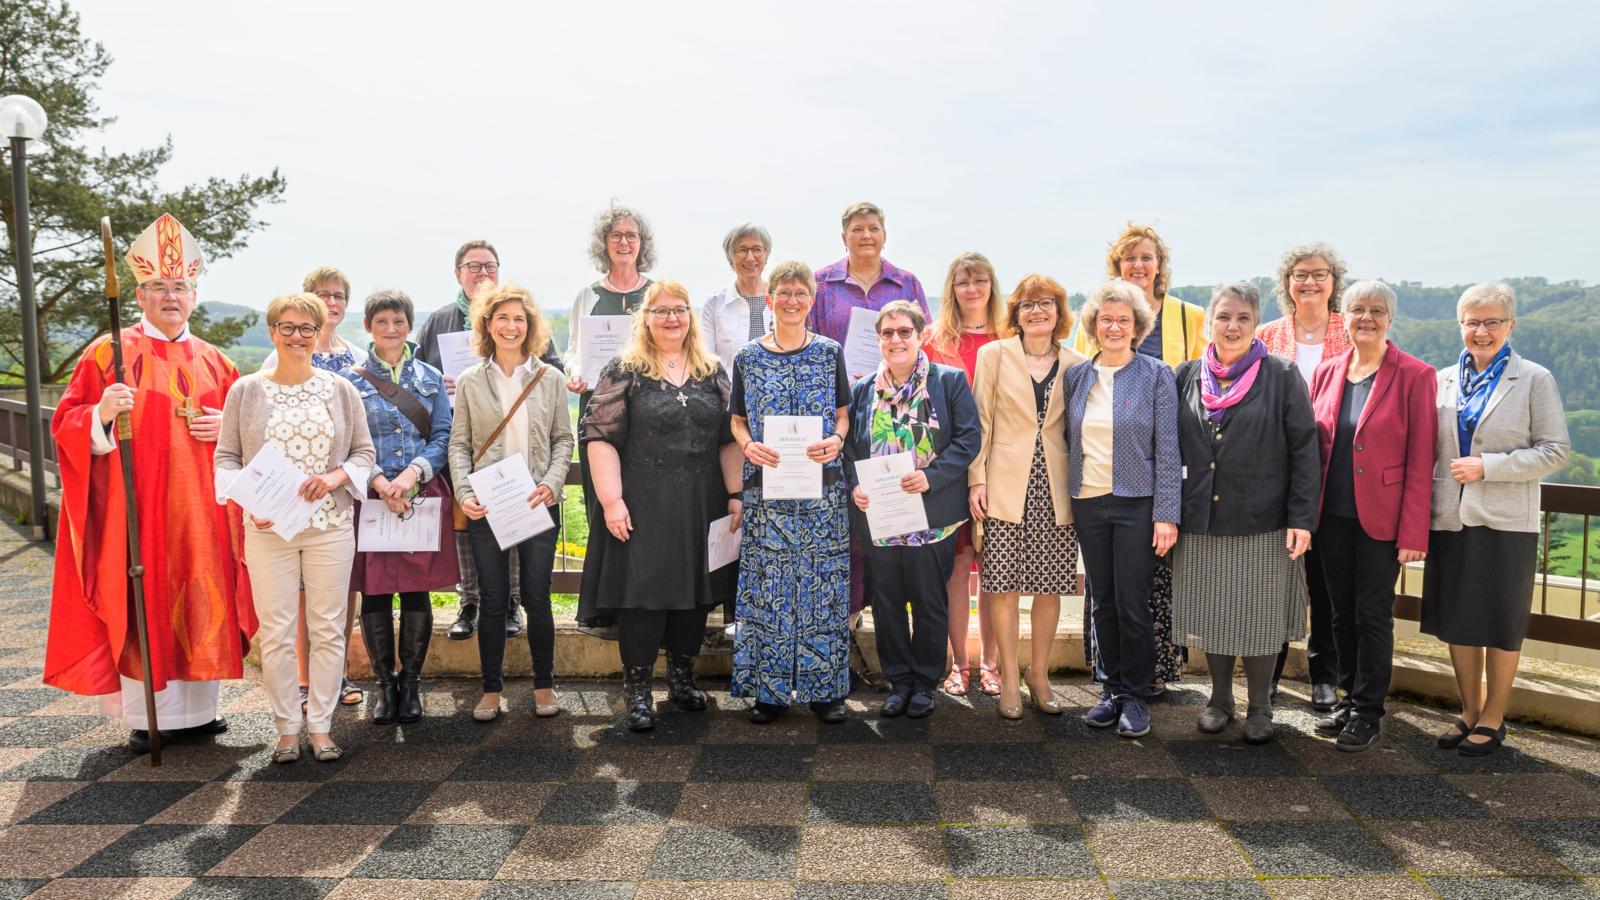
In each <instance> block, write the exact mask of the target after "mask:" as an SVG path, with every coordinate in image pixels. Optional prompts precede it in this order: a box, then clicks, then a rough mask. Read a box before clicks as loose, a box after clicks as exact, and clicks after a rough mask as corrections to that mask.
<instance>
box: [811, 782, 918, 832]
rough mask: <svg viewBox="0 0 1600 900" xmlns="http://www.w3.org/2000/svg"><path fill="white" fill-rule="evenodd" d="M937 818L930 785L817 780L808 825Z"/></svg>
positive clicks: (914, 821) (911, 821)
mask: <svg viewBox="0 0 1600 900" xmlns="http://www.w3.org/2000/svg"><path fill="white" fill-rule="evenodd" d="M938 821H939V810H938V807H937V806H936V804H935V803H934V801H933V787H932V785H929V784H926V783H922V782H893V781H865V782H847V781H836V782H818V783H816V784H814V785H812V786H811V796H810V797H809V798H808V805H807V810H806V824H808V825H923V824H925V825H932V824H935V823H937V822H938Z"/></svg>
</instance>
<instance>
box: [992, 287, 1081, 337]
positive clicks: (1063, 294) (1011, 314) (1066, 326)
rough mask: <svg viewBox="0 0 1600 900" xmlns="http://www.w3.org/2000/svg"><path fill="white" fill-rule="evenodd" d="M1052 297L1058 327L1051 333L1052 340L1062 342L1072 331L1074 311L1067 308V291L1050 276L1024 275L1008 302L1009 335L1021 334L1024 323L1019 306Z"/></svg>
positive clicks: (1006, 323) (1007, 324)
mask: <svg viewBox="0 0 1600 900" xmlns="http://www.w3.org/2000/svg"><path fill="white" fill-rule="evenodd" d="M1046 297H1050V298H1052V299H1054V300H1055V301H1056V327H1055V329H1054V330H1053V331H1051V332H1050V337H1051V339H1052V340H1057V341H1059V340H1061V339H1062V338H1064V337H1066V336H1067V333H1068V332H1070V331H1071V330H1072V310H1071V309H1069V308H1068V307H1067V289H1066V288H1064V287H1062V286H1061V282H1059V281H1056V280H1055V279H1054V278H1051V277H1050V276H1048V275H1024V276H1022V280H1021V281H1019V282H1017V289H1016V290H1014V291H1012V292H1011V298H1010V299H1009V300H1007V301H1006V320H1005V327H1006V329H1007V330H1006V333H1007V334H1020V333H1021V332H1022V322H1021V321H1020V320H1019V319H1018V316H1019V315H1020V312H1019V310H1018V309H1017V307H1018V306H1020V305H1021V304H1022V301H1024V300H1042V299H1044V298H1046Z"/></svg>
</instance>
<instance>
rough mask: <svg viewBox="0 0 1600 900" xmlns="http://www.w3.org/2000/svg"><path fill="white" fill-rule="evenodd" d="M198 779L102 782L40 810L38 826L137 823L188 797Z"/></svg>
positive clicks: (35, 817)
mask: <svg viewBox="0 0 1600 900" xmlns="http://www.w3.org/2000/svg"><path fill="white" fill-rule="evenodd" d="M198 787H200V782H198V781H126V782H114V781H101V782H98V783H96V784H91V785H89V786H88V787H86V788H84V789H82V790H81V791H78V792H76V793H75V794H73V795H71V796H69V797H67V798H64V799H63V800H61V801H60V802H58V803H56V804H54V805H53V806H50V807H47V808H45V809H41V810H39V811H38V812H36V813H34V814H33V815H32V816H29V817H28V819H27V821H28V822H29V823H30V824H35V825H138V824H139V823H141V822H144V821H145V820H146V819H149V818H150V817H151V816H154V815H156V814H158V813H160V812H161V811H162V810H164V809H166V808H167V807H169V806H171V805H172V804H174V803H176V802H177V801H179V800H181V799H182V798H184V797H186V796H188V795H189V794H190V793H191V792H193V791H194V790H195V789H196V788H198Z"/></svg>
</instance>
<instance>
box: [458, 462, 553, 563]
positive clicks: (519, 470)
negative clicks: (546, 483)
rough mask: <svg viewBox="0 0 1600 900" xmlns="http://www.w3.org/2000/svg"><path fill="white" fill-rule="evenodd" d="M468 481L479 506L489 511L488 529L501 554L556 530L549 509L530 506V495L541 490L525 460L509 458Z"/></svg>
mask: <svg viewBox="0 0 1600 900" xmlns="http://www.w3.org/2000/svg"><path fill="white" fill-rule="evenodd" d="M467 481H468V482H469V483H470V484H471V485H472V492H473V493H474V494H476V495H477V496H478V502H479V503H482V504H483V505H484V506H485V507H487V508H488V510H489V528H490V530H492V531H493V532H494V536H495V540H497V541H499V542H500V549H501V550H507V549H510V548H511V547H512V546H514V545H516V544H520V543H522V542H523V541H525V540H527V539H528V538H531V537H533V536H534V535H536V534H541V533H543V532H546V531H549V530H550V529H552V528H554V527H556V522H555V519H553V518H551V517H550V508H549V507H547V506H545V505H544V504H540V505H538V506H532V507H530V506H529V505H528V495H529V494H531V493H533V492H534V491H535V490H537V489H538V487H539V483H538V482H536V481H534V480H533V473H532V472H529V471H528V461H527V460H525V459H523V458H522V457H520V456H508V457H506V458H505V459H502V460H500V461H499V462H497V463H495V464H494V465H492V466H489V467H487V468H483V469H479V470H478V471H476V472H472V473H469V474H468V475H467Z"/></svg>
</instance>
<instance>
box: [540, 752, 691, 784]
mask: <svg viewBox="0 0 1600 900" xmlns="http://www.w3.org/2000/svg"><path fill="white" fill-rule="evenodd" d="M699 752H700V751H699V749H698V748H696V747H689V746H671V745H665V744H663V745H657V746H651V747H634V746H622V745H617V744H606V745H602V746H599V747H596V748H594V749H592V750H588V751H585V752H584V753H583V754H582V755H581V756H580V757H579V758H578V763H577V765H576V766H575V767H574V768H573V770H572V774H571V775H570V776H569V777H568V780H569V781H687V780H688V778H689V773H690V772H691V771H692V770H693V769H694V761H695V757H696V756H697V755H699Z"/></svg>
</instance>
